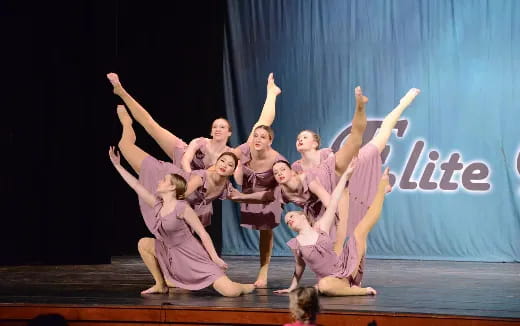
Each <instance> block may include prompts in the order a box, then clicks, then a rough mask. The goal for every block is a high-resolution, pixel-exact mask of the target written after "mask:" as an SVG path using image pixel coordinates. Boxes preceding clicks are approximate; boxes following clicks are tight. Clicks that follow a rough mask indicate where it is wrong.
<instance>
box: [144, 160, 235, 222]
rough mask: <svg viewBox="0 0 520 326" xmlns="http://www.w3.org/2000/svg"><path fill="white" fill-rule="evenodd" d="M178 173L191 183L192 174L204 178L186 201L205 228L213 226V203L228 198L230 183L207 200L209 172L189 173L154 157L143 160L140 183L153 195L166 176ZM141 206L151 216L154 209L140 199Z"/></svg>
mask: <svg viewBox="0 0 520 326" xmlns="http://www.w3.org/2000/svg"><path fill="white" fill-rule="evenodd" d="M169 173H176V174H178V175H180V176H182V177H183V178H184V179H186V181H189V179H190V176H191V174H195V175H198V176H200V177H201V178H202V186H201V187H199V188H198V189H196V190H195V191H194V192H193V193H191V194H190V195H189V196H188V197H187V198H186V200H187V201H188V202H189V203H190V205H191V207H192V208H193V210H194V211H195V213H196V214H197V216H198V217H199V218H200V219H201V222H202V224H203V225H204V226H208V225H209V224H211V215H212V214H213V206H212V204H211V202H212V201H213V200H215V199H217V198H221V199H225V198H227V194H228V189H229V187H231V185H230V183H229V181H227V182H226V185H225V186H224V187H223V189H222V192H221V193H220V194H219V195H217V196H215V197H213V198H206V189H207V171H206V170H195V171H192V173H188V172H186V171H184V170H183V169H181V168H180V167H178V166H176V165H175V164H173V163H169V162H164V161H160V160H158V159H156V158H154V157H153V156H148V157H146V158H145V159H144V160H143V163H142V164H141V170H140V171H139V182H140V183H141V184H142V185H143V186H144V187H145V188H146V189H147V190H148V191H150V192H151V193H155V190H156V189H157V184H158V183H159V181H160V180H161V179H162V178H164V176H165V175H166V174H169ZM139 206H140V207H141V212H143V215H144V214H145V213H147V214H150V211H151V210H152V208H150V206H148V205H147V204H146V202H145V201H144V200H142V199H139Z"/></svg>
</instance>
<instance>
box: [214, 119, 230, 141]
mask: <svg viewBox="0 0 520 326" xmlns="http://www.w3.org/2000/svg"><path fill="white" fill-rule="evenodd" d="M230 136H231V131H229V124H228V122H227V121H226V120H224V119H217V120H215V121H213V124H212V125H211V137H213V139H215V140H227V139H228V138H229V137H230Z"/></svg>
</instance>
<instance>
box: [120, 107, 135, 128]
mask: <svg viewBox="0 0 520 326" xmlns="http://www.w3.org/2000/svg"><path fill="white" fill-rule="evenodd" d="M117 116H118V117H119V121H121V124H122V125H132V118H131V117H130V115H129V114H128V111H126V108H125V106H124V105H118V106H117Z"/></svg>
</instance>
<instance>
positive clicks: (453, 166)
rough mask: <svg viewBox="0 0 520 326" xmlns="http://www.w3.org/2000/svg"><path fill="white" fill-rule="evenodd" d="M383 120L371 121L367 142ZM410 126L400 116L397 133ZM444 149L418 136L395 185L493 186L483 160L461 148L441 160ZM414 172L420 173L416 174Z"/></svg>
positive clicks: (475, 188) (449, 188) (336, 145)
mask: <svg viewBox="0 0 520 326" xmlns="http://www.w3.org/2000/svg"><path fill="white" fill-rule="evenodd" d="M382 122H383V120H369V121H367V128H366V130H365V133H364V135H363V144H366V143H367V142H369V141H370V139H372V137H373V136H374V135H375V133H376V131H377V129H378V128H379V127H380V126H381V123H382ZM407 128H408V120H406V119H403V120H399V121H398V122H397V124H396V125H395V127H394V129H396V131H397V137H398V138H403V137H404V134H405V131H406V129H407ZM350 130H351V126H349V127H347V128H346V129H345V130H343V131H342V132H340V133H339V135H338V136H337V137H336V138H335V139H334V140H333V142H332V146H331V147H332V150H333V151H335V152H336V151H337V150H338V149H339V148H340V147H341V145H342V144H343V142H344V141H345V139H346V138H347V136H348V135H349V134H350ZM389 154H390V145H387V146H386V147H385V149H384V150H383V152H382V153H381V159H382V161H383V163H385V161H386V160H387V159H388V156H389ZM426 155H427V157H428V160H427V162H425V163H419V162H421V158H423V157H424V156H426ZM440 157H441V153H440V152H439V151H438V150H435V149H432V150H428V149H427V146H426V142H425V141H424V140H423V139H416V140H415V142H414V144H413V145H412V147H411V148H410V153H409V155H408V158H407V159H406V162H405V163H404V166H403V168H402V169H401V171H402V172H401V176H397V175H395V174H394V173H392V174H391V176H390V178H391V179H390V182H391V183H392V185H397V186H398V188H399V189H401V190H405V191H435V190H440V191H457V190H459V189H462V190H465V191H470V192H487V191H489V190H490V189H491V183H490V182H489V180H488V178H489V175H490V168H489V166H488V165H487V164H486V163H485V162H482V161H470V162H464V161H463V160H462V154H461V153H460V152H459V151H455V152H452V153H451V154H450V155H449V157H448V158H447V159H446V160H441V161H440V160H439V158H440ZM517 170H518V172H519V173H520V153H519V156H518V158H517ZM436 172H438V173H440V178H438V179H435V178H434V174H435V173H436ZM414 176H417V177H415V178H414Z"/></svg>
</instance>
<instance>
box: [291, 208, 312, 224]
mask: <svg viewBox="0 0 520 326" xmlns="http://www.w3.org/2000/svg"><path fill="white" fill-rule="evenodd" d="M289 213H295V214H300V215H303V216H305V219H306V220H307V222H309V224H310V225H311V226H313V225H314V220H313V219H312V217H310V216H309V215H307V214H305V213H304V212H303V211H289V212H287V213H286V214H285V215H287V214H289Z"/></svg>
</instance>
